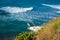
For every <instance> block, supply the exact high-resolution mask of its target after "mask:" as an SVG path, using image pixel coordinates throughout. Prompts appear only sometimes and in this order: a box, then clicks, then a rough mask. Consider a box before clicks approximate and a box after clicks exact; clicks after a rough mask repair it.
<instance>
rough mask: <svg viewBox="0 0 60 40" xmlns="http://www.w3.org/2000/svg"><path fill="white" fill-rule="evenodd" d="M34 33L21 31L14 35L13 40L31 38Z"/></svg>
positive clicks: (29, 39) (28, 39)
mask: <svg viewBox="0 0 60 40" xmlns="http://www.w3.org/2000/svg"><path fill="white" fill-rule="evenodd" d="M34 35H35V34H34V33H30V32H23V33H20V34H19V35H18V36H16V38H15V40H33V36H34Z"/></svg>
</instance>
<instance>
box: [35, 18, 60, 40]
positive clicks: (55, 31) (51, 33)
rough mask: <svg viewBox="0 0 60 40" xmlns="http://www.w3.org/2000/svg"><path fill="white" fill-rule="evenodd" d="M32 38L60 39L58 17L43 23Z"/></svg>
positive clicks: (38, 39) (59, 20) (42, 39)
mask: <svg viewBox="0 0 60 40" xmlns="http://www.w3.org/2000/svg"><path fill="white" fill-rule="evenodd" d="M34 40H60V17H58V18H56V19H54V20H52V21H50V22H49V23H48V24H46V25H44V27H43V29H41V30H40V32H38V35H37V36H35V39H34Z"/></svg>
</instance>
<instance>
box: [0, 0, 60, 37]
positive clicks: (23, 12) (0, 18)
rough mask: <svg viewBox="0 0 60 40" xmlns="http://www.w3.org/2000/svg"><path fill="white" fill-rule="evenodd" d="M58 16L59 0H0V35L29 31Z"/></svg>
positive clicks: (59, 11) (59, 12)
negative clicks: (30, 28)
mask: <svg viewBox="0 0 60 40" xmlns="http://www.w3.org/2000/svg"><path fill="white" fill-rule="evenodd" d="M58 16H60V0H0V36H15V35H17V34H19V33H21V32H26V31H30V30H29V29H28V28H29V27H31V26H41V25H43V24H45V23H47V22H48V21H49V20H52V19H54V18H56V17H58Z"/></svg>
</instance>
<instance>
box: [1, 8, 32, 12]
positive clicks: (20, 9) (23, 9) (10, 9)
mask: <svg viewBox="0 0 60 40" xmlns="http://www.w3.org/2000/svg"><path fill="white" fill-rule="evenodd" d="M32 9H33V7H29V8H20V7H2V8H0V10H4V11H6V12H9V13H20V12H27V11H30V10H32Z"/></svg>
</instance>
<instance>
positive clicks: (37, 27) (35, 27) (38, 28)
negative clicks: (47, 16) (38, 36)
mask: <svg viewBox="0 0 60 40" xmlns="http://www.w3.org/2000/svg"><path fill="white" fill-rule="evenodd" d="M41 28H43V26H32V27H29V28H28V29H29V30H31V31H34V32H36V31H38V30H40V29H41Z"/></svg>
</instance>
